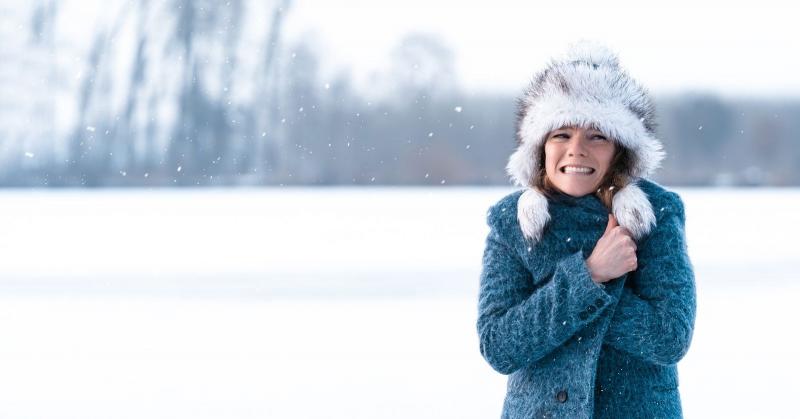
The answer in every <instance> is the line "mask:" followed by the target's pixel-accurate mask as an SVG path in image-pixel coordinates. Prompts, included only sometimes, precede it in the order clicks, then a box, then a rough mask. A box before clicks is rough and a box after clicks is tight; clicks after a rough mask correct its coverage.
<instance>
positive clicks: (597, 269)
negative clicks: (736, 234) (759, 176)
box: [477, 43, 696, 418]
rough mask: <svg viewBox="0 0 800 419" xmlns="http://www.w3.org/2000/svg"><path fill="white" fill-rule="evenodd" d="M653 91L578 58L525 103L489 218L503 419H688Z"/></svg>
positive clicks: (491, 342) (690, 321)
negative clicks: (503, 184) (507, 188)
mask: <svg viewBox="0 0 800 419" xmlns="http://www.w3.org/2000/svg"><path fill="white" fill-rule="evenodd" d="M653 119H654V114H653V105H652V102H651V100H650V98H649V96H648V94H647V92H646V91H645V90H644V89H643V88H642V87H641V86H639V85H638V84H637V83H636V82H635V81H633V80H632V79H631V78H630V77H629V76H628V75H627V74H626V73H625V72H624V71H623V70H622V69H621V68H620V66H619V63H618V60H617V57H616V56H615V55H614V54H613V53H612V52H610V51H609V50H607V49H605V48H603V47H601V46H595V45H591V44H586V43H584V44H579V45H578V46H576V47H573V48H572V49H571V51H570V52H569V54H568V55H567V57H566V58H565V59H562V60H555V61H553V62H552V63H551V64H550V65H549V66H548V67H547V68H546V69H544V70H543V71H542V72H541V73H539V74H538V75H537V77H535V78H534V81H533V82H532V84H531V86H530V88H529V89H528V90H527V92H526V93H525V95H524V96H523V97H522V98H521V100H520V101H519V114H518V127H517V128H518V129H517V140H518V143H519V145H518V148H517V149H516V150H515V152H514V153H513V154H512V155H511V157H510V159H509V163H508V167H507V170H508V173H509V175H510V176H511V178H512V179H513V180H514V182H515V183H516V184H517V185H519V186H521V187H523V189H522V190H520V191H517V192H514V193H512V194H510V195H508V196H506V197H504V198H503V199H501V200H500V201H499V202H497V203H496V204H495V205H493V206H492V207H491V209H490V210H489V213H488V215H487V223H488V224H489V227H490V232H489V236H488V237H487V239H486V248H485V252H484V256H483V270H482V273H481V279H480V280H481V283H480V295H479V304H478V309H479V312H478V320H477V328H478V334H479V338H480V351H481V354H482V355H483V357H484V358H485V359H486V361H487V362H488V363H489V364H490V365H491V366H492V367H493V368H494V369H495V370H496V371H498V372H500V373H501V374H507V375H508V376H509V377H508V384H507V393H506V398H505V402H504V404H503V410H502V417H503V418H589V417H595V418H639V417H642V418H678V417H682V408H681V400H680V395H679V392H678V375H677V368H676V364H677V363H678V361H680V360H681V359H682V358H683V356H684V355H685V354H686V352H687V350H688V348H689V345H690V342H691V339H692V333H693V329H694V320H695V307H696V295H695V285H694V273H693V268H692V265H691V262H690V260H689V257H688V255H687V250H686V242H685V234H684V222H685V218H684V207H683V202H682V201H681V199H680V197H679V196H678V195H677V194H675V193H674V192H670V191H667V190H666V189H664V188H663V187H661V186H660V185H658V184H656V183H654V182H652V181H649V180H647V179H645V178H646V177H647V176H649V175H650V174H651V173H652V172H653V171H654V170H655V169H656V168H657V167H658V166H659V164H660V161H661V160H662V159H663V157H664V153H663V151H662V150H661V144H660V142H659V141H658V140H657V139H656V138H655V124H654V120H653Z"/></svg>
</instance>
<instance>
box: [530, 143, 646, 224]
mask: <svg viewBox="0 0 800 419" xmlns="http://www.w3.org/2000/svg"><path fill="white" fill-rule="evenodd" d="M545 141H546V140H545ZM535 158H536V159H538V161H539V165H538V167H539V170H538V172H536V173H534V175H533V185H534V186H535V187H536V188H538V189H539V190H540V191H542V193H544V194H545V195H546V196H548V197H552V196H553V195H554V194H556V193H558V192H559V191H558V189H556V187H555V186H554V185H553V184H552V183H551V182H550V179H548V178H547V171H546V169H545V155H544V145H542V146H541V147H539V149H538V151H537V155H536V156H535ZM632 163H633V155H632V154H631V152H630V150H628V149H627V148H625V147H623V146H622V145H620V144H619V143H615V144H614V157H612V158H611V164H610V165H609V167H608V171H607V172H606V174H605V176H603V179H602V180H601V181H600V186H599V187H598V189H597V190H596V191H595V192H594V194H595V196H597V198H598V199H600V202H602V203H603V205H605V206H606V208H608V209H611V202H612V198H614V194H616V193H617V192H618V191H619V190H620V189H622V188H624V187H625V186H627V185H628V184H629V183H630V181H631V175H630V168H631V167H632Z"/></svg>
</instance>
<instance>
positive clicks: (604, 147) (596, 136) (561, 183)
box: [544, 127, 616, 196]
mask: <svg viewBox="0 0 800 419" xmlns="http://www.w3.org/2000/svg"><path fill="white" fill-rule="evenodd" d="M615 148H616V147H615V146H614V143H613V142H612V141H610V140H609V139H608V138H607V137H606V136H605V135H603V134H602V133H601V132H599V131H597V130H595V129H592V128H589V129H587V128H583V127H563V128H560V129H557V130H555V131H553V132H552V133H550V135H548V138H547V141H546V142H545V145H544V150H545V152H544V154H545V164H544V166H545V170H546V173H547V177H546V179H548V180H549V181H550V182H552V184H553V186H555V187H556V188H558V189H559V190H561V191H563V192H564V193H567V194H569V195H572V196H583V195H586V194H588V193H590V192H592V191H594V190H596V189H597V187H598V186H600V183H601V181H602V180H603V179H604V178H605V176H606V173H608V168H609V167H610V166H611V158H612V157H613V156H614V149H615Z"/></svg>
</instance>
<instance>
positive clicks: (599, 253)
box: [586, 214, 638, 283]
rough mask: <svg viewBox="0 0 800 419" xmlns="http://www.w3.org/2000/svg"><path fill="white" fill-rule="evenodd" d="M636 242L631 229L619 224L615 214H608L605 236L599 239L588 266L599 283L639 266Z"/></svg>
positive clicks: (587, 261)
mask: <svg viewBox="0 0 800 419" xmlns="http://www.w3.org/2000/svg"><path fill="white" fill-rule="evenodd" d="M637 263H638V262H637V258H636V243H635V242H634V241H633V237H632V236H631V233H630V231H628V229H626V228H625V227H620V225H619V224H617V219H616V218H615V217H614V214H609V215H608V225H607V226H606V231H605V232H604V233H603V237H600V240H598V241H597V245H595V247H594V250H593V251H592V254H591V255H590V256H589V258H588V259H586V266H587V267H588V268H589V272H590V273H591V274H592V280H593V281H594V282H597V283H601V282H608V281H610V280H612V279H614V278H617V277H620V276H622V275H623V274H625V273H627V272H631V271H635V270H636V268H637V267H638V264H637Z"/></svg>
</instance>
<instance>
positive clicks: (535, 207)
mask: <svg viewBox="0 0 800 419" xmlns="http://www.w3.org/2000/svg"><path fill="white" fill-rule="evenodd" d="M517 219H518V220H519V227H520V229H521V230H522V235H523V236H525V238H526V239H528V240H531V241H533V242H534V243H537V242H539V240H540V239H541V238H542V231H544V227H545V225H547V222H548V221H550V213H549V212H548V209H547V198H546V197H545V196H544V195H543V194H542V193H541V192H539V191H538V190H536V189H535V188H527V189H526V190H525V192H523V193H522V195H520V196H519V200H518V201H517Z"/></svg>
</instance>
